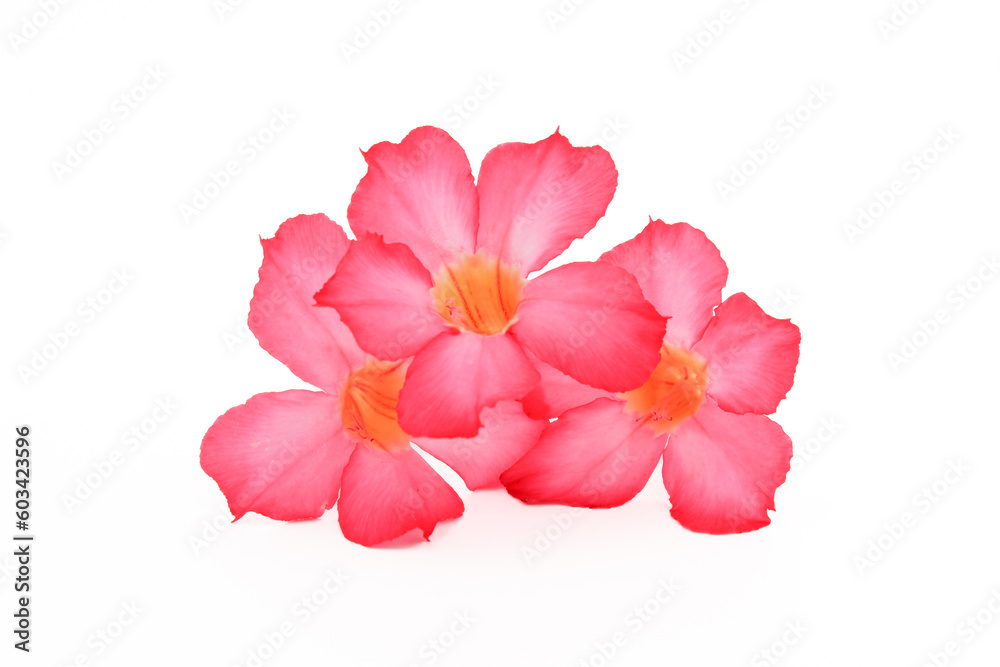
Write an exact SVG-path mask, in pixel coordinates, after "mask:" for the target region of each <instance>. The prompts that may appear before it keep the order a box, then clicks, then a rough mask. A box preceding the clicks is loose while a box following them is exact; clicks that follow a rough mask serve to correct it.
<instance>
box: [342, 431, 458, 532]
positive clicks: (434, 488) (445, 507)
mask: <svg viewBox="0 0 1000 667" xmlns="http://www.w3.org/2000/svg"><path fill="white" fill-rule="evenodd" d="M338 509H339V512H340V528H341V530H343V531H344V537H346V538H347V539H349V540H350V541H352V542H356V543H357V544H361V545H364V546H366V547H370V546H372V545H375V544H379V543H380V542H387V541H388V540H391V539H394V538H397V537H399V536H400V535H404V534H405V533H408V532H409V531H411V530H413V529H414V528H419V529H420V530H421V531H422V532H423V534H424V539H427V538H428V537H430V534H431V533H432V532H434V528H435V526H437V524H438V522H440V521H447V520H448V519H457V518H458V517H460V516H462V513H463V512H464V511H465V505H463V504H462V499H461V498H459V497H458V494H457V493H455V491H454V489H452V488H451V487H450V486H448V484H447V482H445V481H444V480H443V479H442V478H441V476H440V475H438V474H437V473H436V472H434V469H433V468H431V467H430V466H429V465H427V462H426V461H424V459H423V458H421V456H420V454H418V453H417V452H415V451H414V450H413V449H411V448H410V447H407V448H405V449H400V450H395V451H391V452H390V451H386V450H384V449H382V448H380V447H373V446H369V445H366V444H359V445H358V446H357V447H356V448H355V450H354V454H352V455H351V460H350V462H349V463H348V464H347V468H346V469H345V470H344V479H343V491H342V492H341V494H340V503H339V505H338Z"/></svg>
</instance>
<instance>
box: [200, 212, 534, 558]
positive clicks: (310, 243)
mask: <svg viewBox="0 0 1000 667" xmlns="http://www.w3.org/2000/svg"><path fill="white" fill-rule="evenodd" d="M261 243H262V245H263V250H264V261H263V263H262V265H261V268H260V279H259V281H258V283H257V286H256V287H255V289H254V296H253V299H252V301H251V302H250V317H249V325H250V329H251V330H252V331H253V333H254V335H255V336H256V337H257V340H258V341H259V342H260V345H261V347H263V348H264V349H265V350H267V351H268V352H269V353H271V355H273V356H274V357H275V358H276V359H278V360H279V361H282V362H283V363H285V364H286V365H287V366H288V368H289V369H291V370H292V372H293V373H295V374H296V375H298V376H299V377H300V378H302V379H303V380H305V381H306V382H308V383H310V384H312V385H314V386H316V387H318V388H319V389H320V391H305V390H292V391H284V392H277V393H263V394H257V395H256V396H254V397H252V398H251V399H250V400H248V401H247V402H246V403H245V404H243V405H240V406H237V407H235V408H233V409H231V410H229V411H228V412H226V413H225V414H224V415H222V416H221V417H219V418H218V419H217V420H216V421H215V423H214V424H213V425H212V427H211V428H210V429H209V430H208V432H207V433H206V435H205V438H204V440H203V442H202V448H201V465H202V468H203V469H204V470H205V472H207V473H208V474H209V475H210V476H211V477H212V478H213V479H215V481H216V482H218V484H219V487H220V488H221V489H222V492H223V493H224V494H225V496H226V499H227V500H228V502H229V508H230V510H231V511H232V513H233V514H234V516H235V517H236V519H239V518H240V517H242V516H243V515H244V514H245V513H246V512H257V513H259V514H262V515H264V516H268V517H271V518H273V519H281V520H285V521H293V520H299V519H311V518H315V517H318V516H320V515H322V514H323V513H324V512H325V511H326V510H327V509H330V508H332V507H333V506H334V504H335V503H336V504H337V507H338V510H339V515H340V525H341V529H342V530H343V533H344V536H345V537H347V538H348V539H349V540H351V541H353V542H357V543H358V544H363V545H373V544H377V543H380V542H384V541H386V540H391V539H393V538H396V537H398V536H400V535H403V534H405V533H407V532H409V531H411V530H413V529H415V528H418V529H420V530H421V531H422V532H423V535H424V537H425V538H426V537H428V536H429V535H430V534H431V532H432V531H433V530H434V527H435V526H436V525H437V524H438V522H440V521H445V520H448V519H454V518H456V517H458V516H461V514H462V512H463V511H464V506H463V504H462V500H461V499H460V498H459V497H458V495H457V494H456V493H455V491H454V490H453V489H452V488H451V487H450V486H448V484H447V483H446V482H445V481H444V479H442V478H441V477H440V476H439V475H438V474H437V473H436V472H435V471H434V470H433V469H432V468H431V466H430V465H428V464H427V463H426V462H425V461H424V459H423V458H422V457H421V456H420V454H419V453H417V452H416V451H415V450H414V449H413V448H412V447H411V446H410V437H409V436H408V435H407V434H406V433H405V432H404V431H403V430H402V429H401V428H400V425H399V423H398V421H397V418H396V402H397V399H398V396H399V391H400V388H401V387H402V386H403V383H404V381H405V379H406V376H407V373H408V368H409V366H410V360H409V359H399V360H393V361H385V360H379V359H376V358H374V357H372V356H371V355H369V354H367V353H365V352H364V351H362V350H361V348H359V347H358V345H357V343H355V341H354V338H353V336H352V335H351V332H350V331H349V330H348V328H347V327H346V326H345V325H344V324H343V322H341V320H340V318H339V316H338V315H337V313H336V311H334V310H333V309H331V308H325V307H318V306H316V305H315V303H314V300H313V296H314V294H315V293H316V291H317V290H319V289H320V288H321V287H322V286H323V284H324V283H325V282H326V281H327V279H328V278H329V277H330V276H331V275H333V273H334V271H335V270H336V268H337V265H338V263H339V262H340V261H341V260H342V258H343V256H344V254H345V253H346V252H348V247H349V245H350V244H351V243H352V242H351V241H349V240H348V238H347V235H346V234H345V233H344V231H343V230H342V229H341V228H340V227H339V226H338V225H337V224H336V223H334V222H332V221H330V220H329V219H328V218H327V217H326V216H324V215H303V216H298V217H296V218H292V219H290V220H287V221H285V222H284V223H283V224H282V225H281V227H280V228H279V229H278V232H277V233H276V234H275V236H274V238H272V239H268V240H262V241H261ZM484 422H485V426H484V427H483V428H482V429H480V431H479V433H478V434H477V435H476V437H474V438H470V439H453V440H435V439H429V438H425V439H420V440H419V441H418V444H420V445H421V446H423V447H424V448H425V449H426V450H427V451H428V452H430V453H431V454H432V455H434V456H436V457H437V458H440V459H441V460H442V461H445V462H446V463H448V464H449V465H450V466H451V467H452V468H453V469H455V470H456V471H457V472H458V473H459V474H460V475H461V476H462V477H463V479H464V480H465V481H466V483H467V484H468V485H469V486H470V488H478V487H481V486H490V485H495V484H497V483H498V479H497V478H498V476H499V474H500V472H501V471H503V470H504V469H505V468H506V467H508V466H509V465H510V464H511V463H513V461H515V460H517V458H518V457H519V456H520V455H521V454H523V453H524V452H525V451H526V450H527V448H528V447H530V446H531V445H532V444H534V442H535V441H537V438H538V434H539V432H540V430H541V427H542V423H541V422H537V421H535V420H532V419H529V418H527V417H526V416H525V415H524V413H523V411H522V410H521V407H520V404H518V403H516V402H514V401H501V402H498V403H497V404H496V405H494V406H492V407H491V408H489V409H488V410H487V411H485V412H484ZM497 443H499V444H497ZM338 496H339V501H338Z"/></svg>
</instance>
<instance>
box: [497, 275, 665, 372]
mask: <svg viewBox="0 0 1000 667" xmlns="http://www.w3.org/2000/svg"><path fill="white" fill-rule="evenodd" d="M665 327H666V321H665V318H664V317H662V316H661V315H660V314H658V313H657V312H656V309H655V308H653V306H651V305H650V304H649V302H648V301H646V300H645V299H644V298H643V296H642V291H641V290H640V289H639V285H638V283H637V282H636V280H635V278H633V277H632V276H631V275H630V274H629V273H628V272H627V271H625V270H624V269H620V268H618V267H617V266H614V265H612V264H608V263H607V262H576V263H573V264H565V265H563V266H560V267H558V268H555V269H552V270H551V271H546V272H545V273H543V274H542V275H540V276H537V277H536V278H533V279H532V280H530V281H528V284H527V285H526V286H525V288H524V294H523V297H522V299H521V304H520V306H519V307H518V311H517V321H516V322H515V323H514V325H513V326H512V327H511V329H510V331H511V333H512V334H513V335H514V336H515V337H516V338H517V339H518V341H520V342H521V343H522V344H523V345H524V347H525V348H526V349H527V350H529V351H530V352H531V353H532V354H534V355H535V356H536V357H538V358H539V359H541V360H542V361H544V362H545V363H547V364H549V365H551V366H554V367H555V368H556V369H558V370H560V371H562V372H563V373H565V374H566V375H569V376H570V377H572V378H573V379H575V380H578V381H580V382H583V383H584V384H589V385H590V386H592V387H597V388H599V389H604V390H606V391H615V392H618V391H628V390H630V389H635V388H636V387H638V386H639V385H641V384H642V383H643V382H645V381H646V380H647V379H648V378H649V374H650V373H651V372H652V371H653V369H654V368H655V367H656V365H657V363H659V361H660V344H661V343H662V341H663V333H664V329H665Z"/></svg>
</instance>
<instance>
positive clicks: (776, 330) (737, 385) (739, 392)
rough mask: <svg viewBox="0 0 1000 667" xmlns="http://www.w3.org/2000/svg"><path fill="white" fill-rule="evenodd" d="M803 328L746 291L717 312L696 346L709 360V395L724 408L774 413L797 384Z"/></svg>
mask: <svg viewBox="0 0 1000 667" xmlns="http://www.w3.org/2000/svg"><path fill="white" fill-rule="evenodd" d="M800 340H801V335H800V334H799V328H798V327H797V326H795V325H794V324H792V323H791V321H790V320H779V319H775V318H773V317H771V316H770V315H768V314H767V313H765V312H764V311H763V310H761V309H760V306H758V305H757V304H756V303H755V302H754V301H753V299H751V298H750V297H748V296H747V295H746V294H743V293H742V292H740V293H738V294H734V295H732V296H731V297H729V298H728V299H726V300H725V301H724V302H723V303H722V305H721V306H719V309H718V310H717V311H716V312H715V317H714V318H712V321H711V322H710V323H709V325H708V328H707V329H706V330H705V335H704V336H702V339H701V340H700V341H698V344H697V345H695V346H694V348H693V349H694V351H695V352H697V353H698V354H700V355H701V356H702V357H704V358H705V359H707V360H708V395H709V396H711V397H712V398H714V399H715V400H716V402H718V404H719V406H720V407H721V408H722V409H723V410H727V411H729V412H735V413H736V414H743V413H746V412H753V413H756V414H759V415H766V414H771V413H772V412H774V411H775V410H776V409H777V407H778V403H780V402H781V399H783V398H784V397H785V395H786V394H787V393H788V390H789V389H791V388H792V382H793V381H794V379H795V366H796V365H797V364H798V362H799V341H800Z"/></svg>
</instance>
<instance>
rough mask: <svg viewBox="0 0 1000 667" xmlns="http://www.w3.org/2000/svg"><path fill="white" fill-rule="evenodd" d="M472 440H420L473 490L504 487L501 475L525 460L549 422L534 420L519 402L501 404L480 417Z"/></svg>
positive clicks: (427, 449)
mask: <svg viewBox="0 0 1000 667" xmlns="http://www.w3.org/2000/svg"><path fill="white" fill-rule="evenodd" d="M480 420H481V421H482V423H483V426H482V428H480V429H479V433H477V434H476V435H475V437H472V438H417V439H415V440H414V442H415V443H417V445H419V446H420V447H421V448H422V449H423V450H424V451H425V452H427V453H428V454H430V455H431V456H433V457H434V458H436V459H438V460H440V461H443V462H444V463H446V464H448V467H450V468H451V469H452V470H454V471H455V472H457V473H458V474H459V475H460V476H461V477H462V479H463V480H464V481H465V485H466V486H468V487H469V488H470V489H472V490H476V489H484V488H490V487H496V486H499V485H500V473H502V472H503V471H504V470H506V469H507V468H509V467H510V466H511V465H512V464H513V463H514V462H515V461H517V460H518V459H519V458H521V457H522V456H524V454H525V453H526V452H527V451H528V450H529V449H531V448H532V447H533V446H534V445H535V443H537V442H538V436H539V435H540V434H541V432H542V429H543V428H545V426H546V424H548V421H547V420H546V421H541V420H538V419H531V418H530V417H528V416H526V415H525V414H524V410H523V409H522V408H521V404H520V403H518V402H517V401H500V402H499V403H497V404H496V405H494V406H493V407H491V408H485V409H484V410H483V411H482V413H480Z"/></svg>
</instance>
